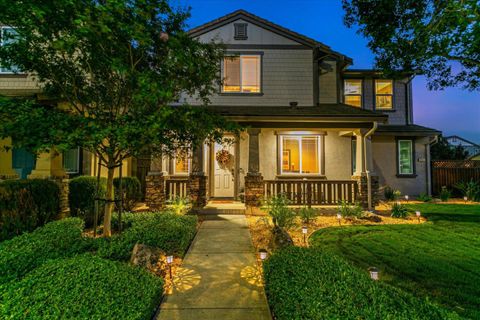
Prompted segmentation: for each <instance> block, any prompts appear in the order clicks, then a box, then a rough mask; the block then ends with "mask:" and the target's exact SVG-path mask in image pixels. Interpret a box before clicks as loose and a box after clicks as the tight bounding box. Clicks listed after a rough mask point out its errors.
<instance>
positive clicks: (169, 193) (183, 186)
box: [165, 177, 188, 201]
mask: <svg viewBox="0 0 480 320" xmlns="http://www.w3.org/2000/svg"><path fill="white" fill-rule="evenodd" d="M187 196H188V177H185V178H174V179H167V180H166V181H165V199H166V200H167V201H169V200H173V199H175V198H176V197H181V198H185V197H187Z"/></svg>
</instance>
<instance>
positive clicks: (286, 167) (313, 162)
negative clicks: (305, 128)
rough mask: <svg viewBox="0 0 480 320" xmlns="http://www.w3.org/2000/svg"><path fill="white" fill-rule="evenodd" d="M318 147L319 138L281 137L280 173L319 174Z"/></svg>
mask: <svg viewBox="0 0 480 320" xmlns="http://www.w3.org/2000/svg"><path fill="white" fill-rule="evenodd" d="M320 147H321V146H320V136H281V137H280V159H281V173H282V174H319V173H320Z"/></svg>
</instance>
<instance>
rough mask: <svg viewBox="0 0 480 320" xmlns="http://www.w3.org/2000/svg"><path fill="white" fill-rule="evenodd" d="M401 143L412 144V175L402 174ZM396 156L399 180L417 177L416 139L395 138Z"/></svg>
mask: <svg viewBox="0 0 480 320" xmlns="http://www.w3.org/2000/svg"><path fill="white" fill-rule="evenodd" d="M400 141H409V142H410V143H411V150H410V152H411V161H412V173H400ZM395 150H396V152H395V155H396V163H397V175H396V176H397V178H415V177H417V168H416V165H415V162H416V159H415V158H416V157H415V156H416V153H415V138H408V137H396V138H395Z"/></svg>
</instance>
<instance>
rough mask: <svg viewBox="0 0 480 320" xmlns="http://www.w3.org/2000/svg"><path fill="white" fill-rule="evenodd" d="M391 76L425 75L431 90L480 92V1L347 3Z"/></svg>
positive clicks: (348, 14)
mask: <svg viewBox="0 0 480 320" xmlns="http://www.w3.org/2000/svg"><path fill="white" fill-rule="evenodd" d="M342 1H343V7H344V9H345V17H344V22H345V24H346V25H347V26H348V27H352V26H358V28H359V29H358V31H359V33H360V34H362V35H364V36H365V37H366V38H367V39H368V46H369V48H370V49H371V50H372V51H373V53H374V54H375V64H376V66H377V67H378V68H379V69H381V70H384V71H385V72H386V73H387V74H395V73H396V72H399V71H412V72H416V73H422V74H425V75H426V77H427V79H428V86H429V88H430V89H443V88H445V87H451V86H461V87H463V88H465V89H468V90H479V89H480V23H479V21H480V2H478V0H462V1H459V0H442V1H438V0H342Z"/></svg>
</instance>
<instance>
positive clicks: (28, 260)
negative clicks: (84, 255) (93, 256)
mask: <svg viewBox="0 0 480 320" xmlns="http://www.w3.org/2000/svg"><path fill="white" fill-rule="evenodd" d="M83 225H84V224H83V221H82V220H81V219H79V218H67V219H63V220H59V221H54V222H50V223H47V224H46V225H45V226H43V227H41V228H38V229H37V230H35V231H34V232H32V233H25V234H23V235H20V236H18V237H15V238H13V239H11V240H6V241H4V242H2V243H0V284H1V283H5V282H7V281H10V280H17V279H19V278H21V277H23V276H24V275H25V274H27V273H28V272H30V271H31V270H33V269H35V268H36V267H38V266H40V265H41V264H43V263H44V262H46V261H47V260H49V259H56V258H60V257H66V256H71V255H73V254H75V253H78V252H81V251H83V250H85V247H86V246H87V245H88V240H87V239H84V238H82V230H83Z"/></svg>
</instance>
